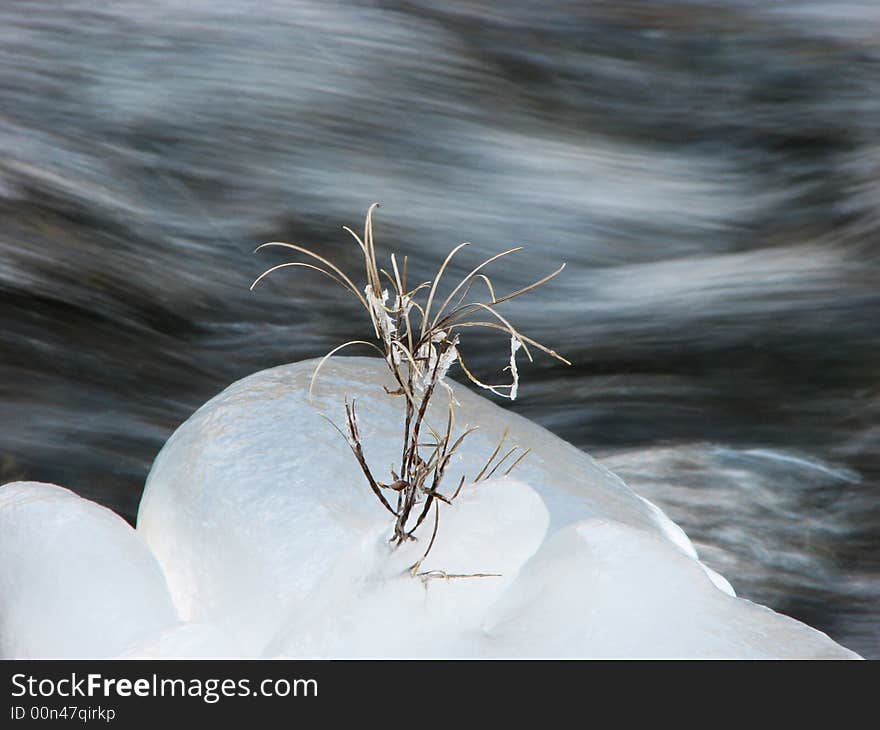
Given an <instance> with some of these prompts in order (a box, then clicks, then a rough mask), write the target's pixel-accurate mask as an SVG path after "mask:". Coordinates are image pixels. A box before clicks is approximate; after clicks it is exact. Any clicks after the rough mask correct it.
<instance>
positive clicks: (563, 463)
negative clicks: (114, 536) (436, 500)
mask: <svg viewBox="0 0 880 730" xmlns="http://www.w3.org/2000/svg"><path fill="white" fill-rule="evenodd" d="M315 365H316V363H315V362H314V361H307V362H301V363H297V364H293V365H285V366H282V367H278V368H274V369H271V370H266V371H263V372H260V373H256V374H255V375H252V376H250V377H248V378H245V379H243V380H241V381H239V382H237V383H235V384H233V385H232V386H230V387H229V388H227V389H226V390H225V391H224V392H223V393H221V394H220V395H218V396H217V397H215V398H214V399H212V400H211V401H209V402H208V403H207V404H205V405H204V406H203V407H202V408H200V409H199V410H198V411H197V412H196V413H195V414H194V415H193V416H192V417H191V418H190V419H189V420H188V421H187V422H186V423H184V424H183V425H182V426H181V427H180V428H179V429H178V430H177V431H176V432H175V434H174V435H173V436H172V437H171V438H170V439H169V440H168V443H167V444H166V445H165V447H164V448H163V449H162V451H161V453H160V454H159V456H158V457H157V459H156V462H155V464H154V465H153V469H152V471H151V472H150V476H149V478H148V480H147V485H146V489H145V492H144V496H143V499H142V502H141V507H140V512H139V516H138V532H139V533H140V535H142V536H143V539H144V540H145V541H146V543H147V544H148V545H149V546H150V548H151V549H152V550H153V552H154V554H155V555H156V557H157V558H158V560H159V562H160V563H161V565H162V568H163V570H164V572H165V576H166V578H167V581H168V585H169V587H170V591H171V594H172V595H173V597H174V601H175V604H176V607H177V610H178V612H179V615H180V617H181V619H182V620H184V621H188V622H195V624H198V625H200V626H206V627H211V628H212V630H213V629H216V630H217V631H219V632H220V634H222V635H224V636H228V637H232V638H233V639H234V645H235V648H234V649H233V648H229V647H227V648H226V650H227V651H229V652H231V653H240V654H242V655H246V656H289V657H348V656H376V657H386V656H400V657H403V656H413V657H429V656H473V657H490V656H520V657H527V656H541V657H551V656H581V657H591V656H615V657H625V656H643V657H661V656H665V657H789V656H795V657H827V658H847V657H854V656H855V655H854V654H852V653H851V652H849V651H847V650H846V649H843V648H842V647H840V646H839V645H837V644H835V643H834V642H833V641H831V639H829V638H828V637H827V636H825V635H824V634H822V633H820V632H818V631H815V630H813V629H811V628H809V627H807V626H805V625H803V624H801V623H799V622H797V621H794V620H793V619H789V618H786V617H784V616H780V615H779V614H776V613H774V612H772V611H770V610H769V609H765V608H762V607H759V606H756V605H754V604H752V603H750V602H748V601H744V600H741V599H738V598H735V597H733V596H732V595H731V594H732V590H731V589H730V587H729V584H727V582H726V581H725V580H724V579H723V578H722V577H721V576H718V575H717V574H714V573H712V572H711V571H708V570H707V569H706V568H704V567H703V566H702V565H701V564H700V563H699V561H698V560H697V556H696V552H695V551H694V548H693V546H692V545H691V543H690V541H689V540H688V539H687V536H686V535H685V534H684V532H683V531H682V530H681V529H680V528H678V527H677V526H676V525H675V524H673V523H672V522H671V521H670V520H669V519H668V518H667V517H666V516H665V515H664V514H663V513H662V512H661V511H660V510H659V509H658V508H657V507H655V506H654V505H653V504H651V503H650V502H647V501H646V500H644V499H642V498H640V497H639V496H637V495H636V494H635V493H633V492H632V491H631V490H630V489H629V488H628V487H627V486H626V485H625V484H624V483H623V482H622V481H621V480H620V479H619V478H618V477H616V476H615V475H614V474H612V473H611V472H609V471H608V470H607V469H605V468H603V467H602V466H600V465H599V464H597V463H596V462H595V461H593V460H592V459H591V458H590V457H589V456H587V455H586V454H584V453H583V452H581V451H579V450H578V449H576V448H575V447H573V446H571V445H570V444H567V443H566V442H564V441H562V440H561V439H559V438H557V437H555V436H553V435H552V434H550V433H549V432H548V431H546V430H545V429H543V428H541V427H540V426H538V425H536V424H534V423H532V422H530V421H527V420H526V419H523V418H521V417H519V416H517V415H515V414H512V413H509V412H507V411H504V410H502V409H501V408H499V407H498V406H496V405H494V404H493V403H491V402H490V401H488V400H487V399H485V398H483V397H481V396H479V395H476V394H474V393H471V392H470V391H468V390H466V389H465V388H463V387H457V388H456V391H455V393H456V397H457V399H458V400H459V402H460V404H461V407H460V408H459V409H457V414H458V415H457V418H458V425H459V427H464V425H465V423H468V424H471V425H475V424H479V426H480V430H479V431H478V432H476V433H475V434H473V435H472V436H471V437H470V438H469V439H468V441H466V442H465V444H464V446H463V447H462V449H461V451H460V452H459V454H458V458H457V461H456V463H454V464H453V465H452V466H450V468H449V470H448V473H447V478H446V484H447V485H455V484H457V483H458V479H459V477H460V476H461V475H462V474H469V475H471V476H473V475H475V474H476V472H478V471H479V469H480V467H481V466H482V464H483V463H484V462H485V460H486V458H487V455H488V454H489V453H490V452H491V451H492V449H493V448H494V447H495V445H496V443H497V441H498V439H499V437H500V435H501V433H502V431H503V430H504V428H505V427H507V428H509V439H510V440H511V441H512V442H513V443H516V444H519V445H520V446H522V447H526V448H528V447H530V448H532V450H533V451H532V453H531V454H530V455H529V457H528V458H527V459H526V460H525V461H524V462H523V463H522V464H521V465H520V466H519V467H518V468H517V470H516V472H515V473H514V474H513V475H512V476H513V477H515V478H504V479H493V480H491V481H488V482H482V483H480V484H478V485H476V486H472V487H467V488H466V489H465V492H464V493H463V495H462V497H461V499H460V500H459V501H457V502H456V504H455V505H453V506H451V507H447V506H445V505H444V506H442V507H441V513H440V531H439V533H438V542H437V544H436V546H435V548H434V550H433V551H432V552H431V554H430V556H429V559H428V560H427V561H426V562H425V564H424V565H423V566H422V570H423V571H427V572H430V571H434V574H433V576H425V577H423V578H412V577H410V576H409V575H408V574H407V573H406V568H407V567H408V566H409V565H411V564H412V563H413V562H415V560H417V559H418V557H419V555H420V553H421V551H423V549H424V543H425V541H426V540H427V539H428V537H429V535H430V529H429V527H425V528H423V531H422V533H421V534H422V535H423V539H422V540H421V541H420V542H418V543H415V544H409V545H407V546H405V548H403V549H401V550H398V551H396V552H392V551H391V550H390V548H389V545H388V540H387V538H388V536H389V535H390V518H389V515H388V514H387V512H385V511H384V510H383V508H382V507H381V505H380V504H379V503H378V502H377V500H376V499H375V498H374V497H373V495H372V494H371V493H370V491H369V489H368V487H367V485H366V483H365V481H364V479H363V476H362V475H361V473H360V471H359V469H358V467H357V465H356V463H355V460H354V458H353V457H352V455H351V452H350V451H349V449H348V446H347V444H346V443H345V441H344V440H343V439H342V438H341V437H340V435H339V434H338V433H336V431H334V430H333V428H332V427H331V426H330V425H329V424H328V423H327V422H326V421H325V420H324V419H323V418H322V417H321V413H324V414H325V415H327V416H329V417H330V418H333V419H335V420H336V421H337V422H338V423H342V422H343V420H344V413H343V407H342V400H343V397H344V396H348V397H349V398H350V399H351V398H356V399H357V401H358V409H359V416H360V425H361V431H362V435H363V440H364V448H365V452H366V455H367V458H368V460H369V461H370V463H371V464H373V465H374V466H375V468H376V470H377V471H380V470H381V471H382V472H383V473H384V471H385V469H387V467H388V466H390V465H392V464H394V463H395V462H397V461H398V460H399V445H400V430H401V423H400V422H401V418H400V410H399V409H400V404H399V402H398V401H397V399H395V398H392V397H389V396H388V395H386V394H385V392H384V391H383V388H382V386H383V385H387V386H389V387H390V386H391V385H392V383H391V382H390V380H389V379H388V377H387V375H386V373H385V370H384V365H383V363H382V362H381V361H379V360H375V359H366V358H345V359H337V360H335V361H331V362H330V363H328V365H327V366H326V367H325V369H324V370H323V372H322V376H321V379H320V381H319V384H318V386H317V388H316V390H315V394H314V399H313V402H310V401H309V398H308V387H309V379H310V377H311V374H312V371H313V369H314V367H315ZM437 400H442V397H441V396H438V398H437ZM440 405H441V406H442V405H444V404H440ZM434 416H435V423H437V424H438V425H440V423H441V422H442V421H444V420H445V413H443V412H438V413H437V414H434ZM442 573H445V574H463V573H484V574H493V575H486V576H485V577H479V578H444V577H443V575H442ZM494 574H498V575H494ZM190 631H195V630H194V629H191V630H190ZM197 638H199V641H201V642H202V643H201V644H199V646H201V647H202V648H204V642H206V641H207V642H208V643H210V639H205V638H204V636H203V635H201V634H200V635H199V636H198V637H197ZM196 643H198V642H196ZM162 647H164V649H163V648H162ZM187 647H188V644H187V641H186V636H184V637H182V638H181V640H180V641H179V642H175V641H174V640H171V639H168V640H166V641H165V642H164V643H163V642H161V641H160V642H159V649H158V651H160V652H171V653H173V652H174V651H178V650H179V651H181V652H184V653H185V652H186V651H188V648H187ZM163 655H164V654H163Z"/></svg>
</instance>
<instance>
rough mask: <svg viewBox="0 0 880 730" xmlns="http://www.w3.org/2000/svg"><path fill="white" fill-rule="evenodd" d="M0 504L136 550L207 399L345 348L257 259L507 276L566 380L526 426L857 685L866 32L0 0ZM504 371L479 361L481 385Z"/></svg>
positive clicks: (877, 527) (858, 17) (159, 1)
mask: <svg viewBox="0 0 880 730" xmlns="http://www.w3.org/2000/svg"><path fill="white" fill-rule="evenodd" d="M0 55H2V58H0V148H2V153H0V211H2V213H0V215H2V226H0V481H4V482H5V481H8V480H12V479H18V478H27V479H36V480H44V481H51V482H56V483H59V484H62V485H65V486H68V487H70V488H72V489H74V490H75V491H77V492H79V493H80V494H82V495H84V496H86V497H89V498H93V499H96V500H98V501H100V502H102V503H104V504H107V505H109V506H110V507H112V508H113V509H115V510H117V511H118V512H119V513H121V514H122V515H124V516H125V517H126V518H128V519H130V520H132V519H133V518H134V515H135V514H136V510H137V504H138V499H139V495H140V490H141V488H142V486H143V481H144V478H145V476H146V474H147V471H148V470H149V467H150V464H151V461H152V459H153V457H154V456H155V454H156V452H157V451H158V449H159V448H160V447H161V445H162V443H163V442H164V440H165V439H166V438H167V437H168V435H169V434H170V433H171V432H172V431H173V429H174V428H175V427H176V426H177V425H178V424H179V423H180V422H181V421H183V420H184V419H185V418H186V417H187V416H188V415H189V414H190V413H191V412H192V411H193V410H194V409H195V408H196V407H198V406H199V405H200V404H201V403H202V402H204V401H205V400H206V399H208V398H209V397H210V396H212V395H214V394H215V393H216V392H218V391H219V390H221V389H222V388H223V387H224V386H225V385H227V384H228V383H230V382H231V381H233V380H235V379H237V378H239V377H241V376H244V375H246V374H248V373H251V372H253V371H255V370H258V369H261V368H263V367H267V366H271V365H276V364H279V363H282V362H288V361H292V360H297V359H301V358H305V357H313V356H316V355H321V354H323V353H324V352H326V351H327V350H329V349H330V348H331V347H332V346H334V345H335V344H338V343H339V342H342V341H344V340H346V339H351V338H356V337H360V336H363V335H364V334H365V331H364V321H363V317H362V313H359V312H358V310H357V309H356V308H355V307H354V306H353V305H352V304H351V303H349V302H347V301H346V300H345V299H344V296H342V295H341V294H339V293H337V291H336V290H333V289H330V288H328V287H327V285H326V283H325V281H324V280H323V279H320V277H319V276H317V275H310V274H309V272H305V271H294V272H284V273H280V274H279V275H278V276H277V278H276V279H275V280H273V281H271V282H268V283H267V284H266V285H265V286H261V287H260V288H259V289H258V290H257V291H256V292H254V293H251V292H249V291H248V285H249V284H250V282H251V280H252V279H253V277H254V276H255V275H256V274H257V273H259V271H260V270H261V269H262V268H263V267H264V266H266V265H269V264H271V263H277V262H280V261H281V260H283V259H282V258H280V257H279V256H277V255H272V254H263V255H257V256H255V255H254V254H253V253H252V251H253V249H254V247H255V246H256V245H257V244H259V243H261V242H263V241H267V240H291V241H298V242H302V243H306V244H309V245H312V246H314V247H316V248H317V249H318V250H319V251H321V252H322V253H324V254H326V255H329V256H332V257H333V258H334V259H335V260H337V261H338V262H340V263H341V264H343V265H345V266H347V267H348V268H349V269H352V270H355V269H356V266H357V263H358V259H357V255H356V253H357V250H356V248H355V247H354V246H353V245H352V243H351V239H349V238H348V237H347V235H346V234H344V232H342V231H341V228H340V226H341V225H342V224H350V225H360V224H361V222H362V216H363V214H364V212H365V211H366V208H367V206H368V205H369V204H370V203H371V202H373V201H374V200H378V201H381V202H382V204H383V208H382V209H381V210H380V211H379V212H378V214H377V220H376V236H377V243H378V245H379V247H380V249H382V250H383V251H391V250H397V251H400V252H402V253H403V252H405V253H409V254H410V255H411V256H412V257H413V263H412V269H413V271H414V273H415V275H417V276H419V277H428V276H430V275H431V274H432V273H433V271H434V270H435V269H436V267H437V266H438V265H439V263H440V262H441V260H442V258H443V256H444V255H445V253H446V252H447V251H448V250H449V248H451V247H452V246H453V245H455V244H456V243H458V242H460V241H463V240H468V241H471V242H472V243H473V244H474V245H473V246H472V247H471V249H468V250H466V251H465V252H463V253H462V255H461V256H460V263H459V264H458V265H457V267H453V268H454V270H455V271H457V272H458V273H466V271H467V270H469V269H470V268H471V267H472V266H473V265H475V264H476V263H477V262H478V261H479V260H481V258H480V257H481V256H482V257H485V256H488V255H490V254H492V253H495V252H496V251H500V250H502V249H505V248H508V247H510V246H512V245H522V246H525V250H524V251H523V252H522V253H521V254H519V257H518V259H515V260H514V262H513V263H512V264H510V265H508V266H499V267H498V268H497V269H496V270H495V271H496V273H495V275H494V282H495V284H496V288H498V289H500V290H503V291H508V290H511V289H513V288H516V287H518V286H519V285H521V284H524V283H527V282H528V281H530V280H532V279H534V278H537V277H540V276H542V275H544V274H546V273H549V272H550V271H552V270H553V269H554V268H555V267H556V266H557V264H558V263H559V262H561V261H566V262H567V263H568V268H567V269H566V271H565V272H564V274H563V275H562V276H561V277H559V279H558V280H556V281H554V282H553V283H551V284H550V285H548V286H546V287H544V288H543V289H541V290H539V291H538V292H536V293H535V294H534V295H533V296H532V297H531V299H524V300H523V301H522V304H517V305H515V306H514V305H511V306H509V307H508V308H507V309H506V310H505V313H506V314H509V316H510V317H511V318H513V319H514V320H515V321H516V322H517V323H518V324H519V325H521V329H522V331H523V332H524V333H526V334H528V335H531V336H534V337H536V338H538V339H540V340H542V341H544V342H546V343H548V344H550V345H552V346H554V347H555V348H556V349H558V350H559V351H560V352H563V353H564V354H565V355H566V356H568V358H569V359H570V360H572V361H573V363H574V365H573V366H572V367H570V368H564V367H560V366H558V365H557V364H556V363H554V362H553V361H549V360H538V361H537V362H536V363H535V365H534V366H529V365H525V364H521V366H520V372H521V375H522V385H521V389H520V394H521V397H520V399H519V400H517V401H516V403H515V404H514V407H515V409H516V410H518V411H520V412H522V413H524V414H525V415H528V416H529V417H531V418H533V419H535V420H537V421H539V422H541V423H543V424H545V425H546V426H547V427H548V428H550V429H552V430H553V431H555V432H557V433H559V434H560V435H561V436H563V437H564V438H566V439H568V440H570V441H572V442H573V443H575V444H577V445H578V446H580V447H582V448H584V449H586V450H588V451H589V452H591V453H592V454H594V455H595V456H597V457H599V458H601V459H603V460H604V461H605V463H607V464H608V465H609V466H610V467H611V468H612V469H614V470H615V471H617V472H618V473H619V474H621V476H623V477H624V478H625V479H627V481H628V482H629V483H630V484H631V485H632V486H633V487H634V488H635V489H636V490H637V491H639V492H640V493H642V494H643V495H644V496H646V497H648V498H650V499H652V500H654V501H656V502H657V503H658V504H660V505H661V506H663V507H664V509H666V510H667V512H668V513H669V514H670V515H671V516H672V517H673V518H674V519H675V520H676V521H678V522H679V523H680V524H681V525H682V526H683V527H684V528H685V529H686V531H687V532H688V533H689V534H690V535H691V537H692V538H693V539H694V541H695V542H696V544H697V546H698V548H699V550H700V552H701V555H702V556H703V557H704V558H705V559H706V561H707V562H708V563H709V564H710V565H712V566H713V567H714V568H716V569H717V570H719V571H720V572H722V573H724V574H725V575H726V576H727V577H728V578H729V579H730V580H731V582H732V583H733V585H734V586H735V587H736V589H737V590H738V592H739V594H740V595H743V596H745V597H748V598H752V599H754V600H757V601H760V602H764V603H767V604H769V605H771V606H773V607H774V608H777V609H779V610H781V611H783V612H785V613H788V614H791V615H793V616H795V617H798V618H801V619H803V620H805V621H807V622H808V623H810V624H812V625H815V626H817V627H819V628H821V629H823V630H825V631H827V632H828V633H830V634H831V636H832V637H834V638H836V639H837V640H839V641H841V642H843V643H844V644H846V645H847V646H849V647H850V648H852V649H855V650H857V651H860V652H862V653H863V654H865V655H868V656H875V657H880V448H878V447H880V378H878V373H880V370H878V366H880V258H878V241H880V6H878V4H877V3H876V2H874V1H873V0H850V2H846V3H842V2H841V3H836V2H824V3H816V2H810V3H807V2H796V1H792V2H783V3H768V2H766V1H763V2H747V1H746V0H741V1H740V2H734V1H732V0H728V1H727V2H721V1H717V0H716V1H714V2H713V1H712V0H706V1H705V2H662V3H661V2H647V1H645V2H628V1H625V0H616V1H615V2H583V1H579V2H553V3H547V2H537V1H536V2H525V1H524V0H512V1H511V2H507V3H490V2H477V1H473V2H465V1H462V2H454V1H450V2H444V3H436V2H421V1H419V0H416V1H414V2H342V3H337V2H332V1H327V0H315V1H314V2H262V3H256V4H255V3H245V2H240V1H235V0H211V1H210V2H208V1H207V0H191V1H190V2H187V3H179V2H171V1H170V0H152V1H150V2H148V1H147V0H143V1H140V2H139V1H135V0H128V1H127V0H117V1H116V2H112V3H95V2H86V1H82V2H76V1H74V0H64V1H63V2H59V1H58V0H51V1H49V0H46V1H45V2H39V1H37V0H28V1H27V2H16V1H11V2H4V3H3V4H2V5H0ZM505 348H506V344H505V342H504V341H503V338H500V339H499V340H498V342H494V341H492V339H491V338H489V341H485V338H476V341H475V342H472V343H471V344H470V352H471V354H472V358H473V359H474V362H475V363H476V364H477V366H478V367H479V368H481V372H483V373H490V372H492V368H500V367H501V366H503V365H504V364H505V363H506V354H505Z"/></svg>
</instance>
